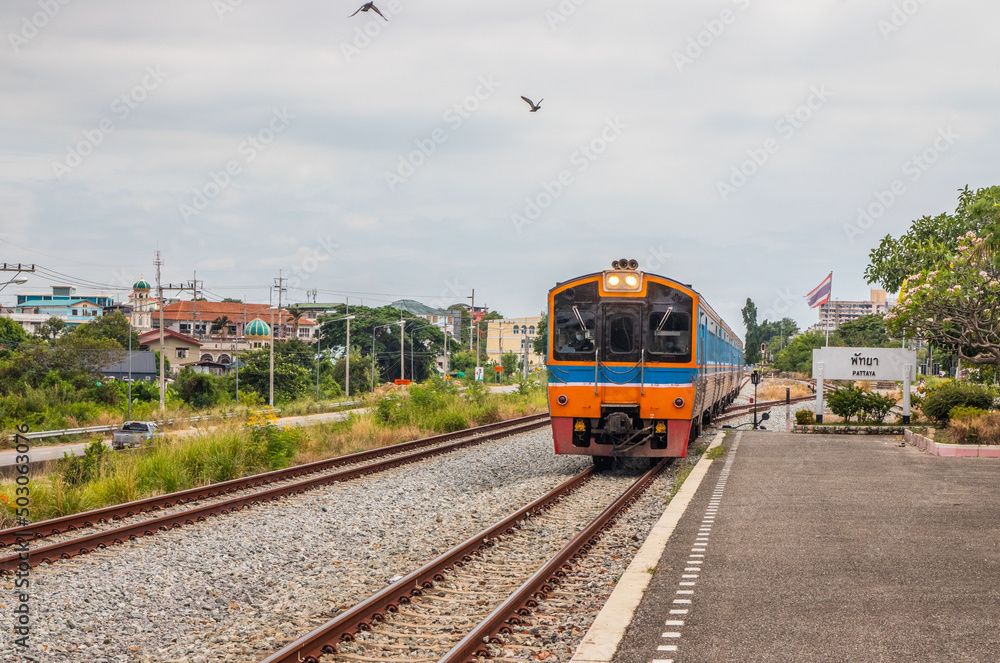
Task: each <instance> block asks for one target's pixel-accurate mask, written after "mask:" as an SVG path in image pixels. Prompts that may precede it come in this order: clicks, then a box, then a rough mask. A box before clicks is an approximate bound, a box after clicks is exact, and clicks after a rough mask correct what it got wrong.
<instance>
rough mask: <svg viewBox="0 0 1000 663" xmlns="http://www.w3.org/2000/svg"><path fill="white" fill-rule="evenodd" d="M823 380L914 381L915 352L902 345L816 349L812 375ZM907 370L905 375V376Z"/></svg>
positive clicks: (915, 372) (915, 376)
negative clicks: (905, 348)
mask: <svg viewBox="0 0 1000 663" xmlns="http://www.w3.org/2000/svg"><path fill="white" fill-rule="evenodd" d="M821 365H822V374H823V379H824V380H892V381H894V382H903V381H904V380H906V379H909V380H910V382H916V380H917V352H916V350H904V349H903V348H816V349H815V350H813V369H812V370H813V377H816V376H818V375H819V374H820V366H821ZM907 373H909V376H908V377H907Z"/></svg>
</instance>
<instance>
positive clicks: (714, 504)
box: [650, 433, 743, 663]
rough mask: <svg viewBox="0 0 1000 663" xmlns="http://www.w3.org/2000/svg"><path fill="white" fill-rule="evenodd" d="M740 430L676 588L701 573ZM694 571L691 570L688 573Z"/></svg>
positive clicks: (666, 662)
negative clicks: (709, 536)
mask: <svg viewBox="0 0 1000 663" xmlns="http://www.w3.org/2000/svg"><path fill="white" fill-rule="evenodd" d="M742 436H743V435H742V433H736V439H734V440H733V446H732V448H731V449H730V450H729V453H728V454H727V455H726V463H725V465H723V466H722V471H721V472H720V473H719V480H718V482H717V483H716V484H715V489H714V490H713V491H712V497H711V499H710V500H709V503H708V508H707V509H705V514H704V516H702V520H701V524H700V525H699V526H698V533H697V534H696V535H695V540H694V547H693V548H691V552H690V554H689V555H688V559H687V560H686V564H687V565H688V566H687V567H686V568H685V569H684V573H682V574H681V580H680V581H678V586H680V587H693V586H694V585H695V582H694V580H695V579H699V578H700V575H701V573H702V572H703V571H704V569H703V568H701V566H698V565H700V564H703V563H704V561H703V560H704V557H705V555H704V554H703V553H705V551H706V550H707V548H708V535H709V534H710V533H711V532H712V525H714V524H715V520H716V517H717V516H718V511H719V504H720V503H721V500H722V494H723V492H724V491H725V489H726V481H728V480H729V473H730V472H731V471H732V468H733V460H734V459H735V457H736V449H737V447H739V445H740V438H741V437H742ZM692 572H694V573H692ZM677 594H678V595H688V596H690V595H693V594H694V590H693V589H678V590H677ZM691 602H692V600H691V599H674V600H673V603H674V604H681V605H689V604H691ZM670 614H671V615H686V614H688V610H687V608H683V609H673V610H670ZM664 626H674V627H678V626H684V621H682V620H679V619H668V620H665V621H664ZM662 637H664V638H670V639H671V640H673V639H675V638H676V639H680V637H681V632H680V631H668V632H666V633H664V634H663V636H662ZM656 651H660V652H662V651H671V652H673V651H678V646H677V645H659V646H657V648H656ZM650 663H674V659H662V658H654V659H651V661H650Z"/></svg>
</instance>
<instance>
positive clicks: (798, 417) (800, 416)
mask: <svg viewBox="0 0 1000 663" xmlns="http://www.w3.org/2000/svg"><path fill="white" fill-rule="evenodd" d="M795 423H797V424H799V425H800V426H810V425H812V424H814V423H816V419H815V418H814V417H813V413H812V410H799V411H798V412H796V413H795Z"/></svg>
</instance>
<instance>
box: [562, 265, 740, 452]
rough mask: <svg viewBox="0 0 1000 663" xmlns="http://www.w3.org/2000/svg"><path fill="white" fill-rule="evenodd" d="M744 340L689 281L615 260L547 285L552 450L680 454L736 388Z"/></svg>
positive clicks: (734, 392)
mask: <svg viewBox="0 0 1000 663" xmlns="http://www.w3.org/2000/svg"><path fill="white" fill-rule="evenodd" d="M743 357H744V356H743V343H742V342H741V341H740V339H739V338H738V337H737V336H736V334H734V333H733V330H732V329H731V328H730V327H729V325H727V324H726V323H725V321H723V319H722V318H721V317H720V316H719V315H718V314H717V313H716V312H715V311H714V310H713V309H712V307H711V306H709V305H708V302H706V301H705V299H704V297H702V296H701V295H700V294H699V293H698V292H697V291H695V290H694V289H692V288H691V286H690V285H685V284H683V283H679V282H677V281H675V280H673V279H670V278H667V277H665V276H657V275H655V274H647V273H644V272H642V271H640V270H639V265H638V263H637V262H636V261H635V260H628V259H624V260H616V261H615V262H613V263H612V268H611V269H610V270H605V271H603V272H599V273H595V274H588V275H586V276H581V277H578V278H575V279H572V280H570V281H565V282H563V283H560V284H558V285H556V287H554V288H553V289H552V290H550V291H549V303H548V359H547V362H546V364H547V368H548V375H549V378H548V379H549V383H548V396H549V411H550V413H551V415H552V434H553V438H554V440H555V451H556V453H557V454H583V455H589V456H593V457H594V464H595V465H598V466H606V465H608V464H609V463H610V462H611V459H612V458H613V457H616V456H617V457H649V458H660V457H680V456H684V455H686V454H687V448H688V443H689V442H690V441H692V440H694V439H696V438H697V437H698V435H700V433H701V430H702V427H703V426H705V425H707V424H709V423H711V420H712V418H713V417H714V416H715V415H717V414H718V413H720V412H721V411H722V409H723V408H725V407H726V405H728V404H729V403H731V402H732V401H733V400H734V399H735V398H736V396H737V395H738V393H739V390H740V386H741V384H740V383H741V380H742V378H743V373H744V364H743Z"/></svg>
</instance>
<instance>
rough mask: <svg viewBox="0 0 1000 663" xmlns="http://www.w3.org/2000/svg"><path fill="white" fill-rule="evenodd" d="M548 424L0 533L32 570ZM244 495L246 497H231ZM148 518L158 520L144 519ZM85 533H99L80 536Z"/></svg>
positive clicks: (482, 432)
mask: <svg viewBox="0 0 1000 663" xmlns="http://www.w3.org/2000/svg"><path fill="white" fill-rule="evenodd" d="M547 423H548V415H547V414H544V413H543V414H538V415H530V416H528V417H522V418H520V419H514V420H509V421H505V422H499V423H496V424H489V425H486V426H479V427H476V428H470V429H465V430H462V431H456V432H454V433H446V434H444V435H436V436H433V437H428V438H422V439H420V440H413V441H410V442H403V443H400V444H396V445H392V446H389V447H383V448H381V449H375V450H371V451H365V452H360V453H356V454H350V455H347V456H339V457H337V458H331V459H327V460H322V461H317V462H315V463H309V464H306V465H299V466H296V467H291V468H286V469H284V470H277V471H274V472H268V473H265V474H258V475H254V476H251V477H246V478H243V479H235V480H233V481H227V482H223V483H219V484H212V485H209V486H203V487H201V488H193V489H190V490H185V491H181V492H177V493H170V494H167V495H160V496H157V497H151V498H147V499H144V500H138V501H135V502H130V503H127V504H122V505H116V506H111V507H106V508H103V509H96V510H93V511H88V512H84V513H80V514H75V515H72V516H65V517H62V518H56V519H52V520H47V521H42V522H39V523H35V524H32V525H27V526H23V527H15V528H10V529H6V530H0V546H11V545H12V544H16V543H19V542H21V541H27V542H31V543H33V544H35V545H34V547H32V548H31V550H30V554H29V556H28V561H29V563H30V564H31V566H37V565H38V564H40V563H42V562H52V561H55V560H58V559H68V558H70V557H74V556H76V555H80V554H86V553H88V552H91V551H93V550H95V549H98V548H105V547H107V546H108V545H112V544H117V543H123V542H125V541H129V540H135V539H137V538H139V537H142V536H149V535H152V534H155V533H156V532H159V531H166V530H170V529H175V528H178V527H182V526H183V525H185V524H193V523H195V522H200V521H203V520H205V519H206V518H208V517H209V516H213V515H220V514H225V513H229V512H231V511H238V510H240V509H243V508H246V507H248V506H253V505H256V504H262V503H264V502H268V501H271V500H275V499H278V498H281V497H286V496H289V495H293V494H297V493H302V492H305V491H307V490H311V489H313V488H318V487H321V486H324V485H328V484H331V483H336V482H339V481H346V480H350V479H354V478H357V477H360V476H364V475H367V474H372V473H375V472H381V471H384V470H387V469H390V468H393V467H398V466H400V465H405V464H408V463H413V462H417V461H421V460H424V459H426V458H430V457H433V456H436V455H440V454H444V453H449V452H451V451H455V450H458V449H461V448H463V447H468V446H471V445H475V444H480V443H482V442H485V441H488V440H492V439H496V438H499V437H505V436H508V435H514V434H518V433H523V432H527V431H531V430H535V429H537V428H541V427H543V426H545V425H547ZM380 459H381V460H380ZM345 466H346V467H345ZM338 468H343V469H338ZM309 475H316V476H309ZM302 477H306V478H302ZM269 486H270V487H269ZM260 488H262V489H260ZM258 489H260V490H258ZM237 492H238V493H240V494H239V495H236V496H229V495H231V494H232V493H237ZM177 507H182V508H177ZM168 509H169V510H171V512H170V513H167V514H164V515H159V516H155V515H152V514H154V512H157V511H161V510H168ZM145 515H151V516H152V517H148V518H144V517H142V516H145ZM124 519H131V520H132V522H129V523H127V524H118V522H117V521H121V520H124ZM81 529H91V530H95V531H93V532H90V533H86V534H83V535H82V536H77V533H78V531H79V530H81ZM63 535H69V536H66V538H62V539H61V540H58V541H55V542H49V541H42V542H41V544H39V539H51V537H57V538H59V537H61V536H63ZM0 550H2V549H0ZM23 561H25V560H23V559H22V558H21V555H20V553H15V554H9V555H6V556H2V557H0V574H10V573H13V572H14V571H15V570H16V569H17V568H18V566H19V564H20V563H22V562H23Z"/></svg>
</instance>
